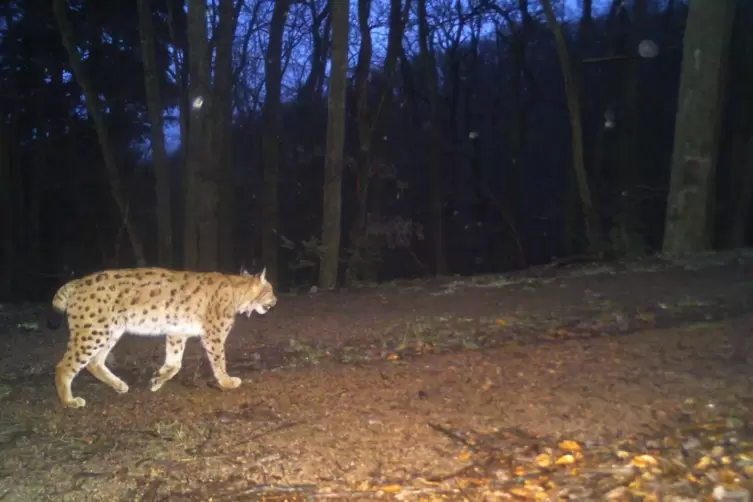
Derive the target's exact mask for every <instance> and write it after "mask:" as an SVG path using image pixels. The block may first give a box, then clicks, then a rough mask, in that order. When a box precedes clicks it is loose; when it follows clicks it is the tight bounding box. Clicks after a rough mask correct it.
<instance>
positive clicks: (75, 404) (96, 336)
mask: <svg viewBox="0 0 753 502" xmlns="http://www.w3.org/2000/svg"><path fill="white" fill-rule="evenodd" d="M108 335H109V334H108V333H107V332H106V331H104V330H99V329H91V328H82V327H80V326H78V325H76V324H73V325H71V326H70V336H69V338H68V348H67V349H66V351H65V354H64V355H63V359H61V360H60V362H59V363H58V365H57V366H56V368H55V386H56V387H57V391H58V397H59V398H60V402H61V403H62V404H63V406H66V407H68V408H83V407H84V406H86V401H85V400H84V399H83V398H80V397H73V394H72V392H71V383H72V382H73V379H74V378H76V375H78V374H79V372H80V371H81V370H82V369H84V368H85V367H86V366H87V365H88V364H89V362H90V361H91V360H92V358H93V357H94V355H95V354H97V352H99V351H100V350H101V349H102V348H104V347H105V346H106V345H107V344H108V343H109V340H108V338H109V336H108ZM113 345H114V344H113ZM95 371H96V370H95ZM95 376H96V375H95Z"/></svg>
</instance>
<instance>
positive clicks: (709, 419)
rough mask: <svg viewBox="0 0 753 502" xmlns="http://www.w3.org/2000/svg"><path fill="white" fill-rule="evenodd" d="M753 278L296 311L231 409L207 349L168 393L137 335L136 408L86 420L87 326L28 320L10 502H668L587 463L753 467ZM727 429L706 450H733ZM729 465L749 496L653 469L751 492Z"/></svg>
mask: <svg viewBox="0 0 753 502" xmlns="http://www.w3.org/2000/svg"><path fill="white" fill-rule="evenodd" d="M752 271H753V254H750V253H743V252H738V253H730V254H725V255H718V254H715V255H705V256H700V257H696V258H693V259H688V260H685V261H682V262H667V261H661V260H659V259H652V260H647V261H643V262H634V263H630V264H624V263H623V264H619V265H583V266H573V267H560V268H554V267H548V268H539V269H536V270H529V271H526V272H520V273H516V274H510V275H507V276H494V277H491V276H485V277H475V278H449V279H443V280H432V281H423V282H422V281H406V282H402V283H393V284H385V285H381V286H378V287H362V288H358V289H352V290H350V291H345V290H341V291H338V292H318V293H309V292H301V293H298V294H287V295H280V298H279V302H278V305H277V307H276V308H275V309H273V310H272V311H271V312H270V313H268V314H267V315H266V316H264V317H259V316H254V317H253V318H252V319H251V320H246V319H239V321H238V323H237V325H236V327H235V328H234V332H233V333H232V334H231V335H230V338H229V341H228V346H227V352H228V371H229V373H230V374H231V375H233V376H239V377H241V378H243V380H244V383H243V385H241V387H240V388H238V389H236V390H233V391H228V392H221V391H220V390H218V389H217V388H216V386H215V385H214V383H213V381H212V378H211V376H210V373H209V368H208V365H207V363H206V361H205V359H204V355H203V354H202V353H201V351H200V347H199V344H198V342H196V341H193V342H190V343H189V347H188V350H187V351H186V357H185V360H184V365H183V369H182V370H181V372H180V373H179V374H178V376H176V377H175V379H173V380H172V381H171V382H170V383H168V384H167V385H166V386H165V387H164V388H163V389H162V390H160V391H159V392H157V393H151V392H149V391H148V390H147V383H148V380H149V377H150V376H151V373H152V372H153V371H155V370H156V369H157V368H158V367H159V365H160V363H161V358H162V354H163V350H164V341H163V340H160V339H147V338H139V337H130V336H128V337H125V338H124V340H123V341H122V342H121V343H120V344H119V345H118V346H117V347H116V348H115V350H114V354H115V361H114V364H113V371H114V372H115V373H116V374H118V375H119V376H121V377H122V378H123V379H124V380H125V381H126V382H128V383H129V385H130V386H131V390H130V392H129V393H127V394H124V395H117V394H115V393H114V392H113V391H112V390H111V389H110V388H108V387H106V386H104V385H103V384H101V383H99V382H97V381H96V380H95V379H94V378H93V377H91V376H90V375H89V374H88V373H86V372H84V373H82V374H81V375H80V376H79V377H78V378H77V379H76V380H75V382H74V394H75V395H80V396H82V397H84V398H85V399H86V401H87V405H86V407H85V408H83V409H78V410H68V409H63V408H61V407H60V405H59V404H58V401H57V397H56V395H55V389H54V383H53V380H54V378H53V373H54V366H55V364H56V363H57V362H58V360H59V358H60V357H61V355H62V353H63V352H64V349H65V343H66V337H67V330H66V329H65V327H64V326H63V327H62V328H61V329H59V330H57V331H49V330H47V329H46V328H44V327H38V325H39V314H40V310H41V309H40V308H39V307H37V306H29V305H26V306H8V305H6V306H3V307H4V308H3V310H0V317H2V319H3V323H4V326H5V333H3V334H0V347H1V348H2V350H1V352H0V500H2V501H14V502H16V501H18V502H21V501H23V502H34V501H48V500H49V501H53V500H54V501H119V500H123V501H126V500H127V501H199V500H203V501H209V500H212V501H231V500H233V501H240V500H243V501H252V500H290V501H293V500H320V499H321V500H325V499H326V500H367V499H372V498H380V497H381V498H383V499H396V500H419V499H423V500H432V499H444V500H565V499H567V498H569V499H571V500H606V499H611V500H651V498H650V497H648V498H645V497H644V498H631V497H634V496H635V492H636V491H639V490H638V485H636V484H635V483H636V482H637V481H635V480H633V481H630V480H627V481H625V482H624V483H623V484H620V483H621V482H617V483H616V484H609V485H603V483H602V481H601V479H602V478H599V479H596V478H595V477H594V476H595V474H594V472H596V471H594V469H593V468H592V469H591V470H590V471H589V470H588V469H585V468H579V469H580V470H579V469H577V468H576V467H577V464H578V462H586V461H587V460H582V459H588V458H592V456H593V455H595V453H593V455H592V452H594V451H596V449H598V448H607V450H609V449H610V448H612V451H613V452H617V453H614V455H612V454H611V453H610V454H609V455H612V456H611V457H609V458H610V460H609V461H608V462H607V463H608V464H609V465H610V467H609V469H612V470H615V469H617V467H615V465H616V464H615V461H616V459H620V458H622V459H625V458H627V457H626V455H628V454H627V453H625V454H624V455H623V453H620V452H622V451H624V450H626V449H629V448H628V447H627V446H625V445H626V444H627V443H626V442H629V443H630V444H631V445H633V446H632V447H631V448H633V449H634V453H635V455H633V454H632V453H631V454H630V455H632V457H630V458H632V460H630V458H627V460H628V461H629V462H631V463H632V465H633V466H638V467H635V469H638V468H643V467H641V466H639V464H638V463H636V459H637V458H639V457H640V458H642V457H643V456H645V455H643V456H641V455H638V454H639V453H640V452H639V451H638V450H640V449H641V448H644V449H645V451H647V452H649V453H651V452H653V453H651V455H653V457H654V458H659V457H661V456H662V455H664V454H665V453H662V451H665V450H666V451H668V449H669V446H667V444H668V443H666V441H665V439H666V438H667V437H668V436H673V437H676V438H679V439H678V440H679V441H680V442H681V443H682V444H681V445H680V446H678V447H677V448H681V449H682V452H683V455H685V453H686V452H687V451H688V450H689V449H691V450H692V448H691V447H689V446H688V444H689V443H688V442H687V441H686V440H685V439H684V438H682V437H679V436H677V431H681V432H680V434H681V435H682V434H689V435H691V436H692V435H693V434H694V433H692V431H696V432H698V431H704V430H705V431H707V430H711V429H709V428H708V426H707V424H709V423H716V424H718V423H720V422H719V420H722V421H723V423H724V424H726V426H728V427H727V428H729V429H735V430H736V431H737V432H735V434H738V436H735V437H736V438H737V439H735V441H734V444H735V447H736V448H738V447H739V448H743V446H744V447H745V448H748V449H749V450H751V452H753V439H752V440H750V441H749V440H748V436H747V435H748V430H749V429H751V427H750V426H749V425H750V423H753V409H751V408H750V407H751V406H753V392H752V386H751V378H752V377H753V370H752V369H751V365H750V364H749V362H748V361H747V359H746V356H747V354H748V353H749V352H750V341H749V340H748V333H749V332H750V329H751V327H753V315H752V314H753V309H752V308H751V304H752V303H753V276H752V275H751V272H752ZM689 424H695V425H694V427H695V429H693V428H690V429H688V426H689ZM704 424H706V425H704ZM683 427H685V428H683ZM704 427H705V428H704ZM720 427H721V426H720ZM714 430H715V431H716V432H714V433H713V434H712V435H711V436H708V437H707V436H703V434H701V433H700V432H699V433H698V434H696V436H697V437H701V436H703V438H705V439H704V441H705V440H706V439H709V438H710V440H712V441H717V443H718V441H719V437H721V436H722V435H723V434H722V433H721V432H719V429H714ZM725 430H726V429H725ZM668 431H674V432H671V433H670V432H668ZM682 431H684V432H682ZM688 431H691V432H688ZM699 434H700V435H699ZM709 434H711V433H709ZM725 434H727V433H726V432H725ZM725 437H728V436H725ZM651 438H660V439H651ZM661 438H663V439H661ZM751 438H753V435H751ZM659 440H661V441H664V443H662V444H663V445H664V446H663V447H661V448H659V447H655V445H654V446H653V447H652V446H651V445H652V443H651V441H659ZM563 441H564V443H563ZM697 441H700V439H699V440H697ZM576 442H577V443H576ZM717 443H715V445H717V446H714V447H713V448H717V447H718V444H717ZM574 444H575V446H573V445H574ZM700 444H701V443H699V445H700ZM704 444H705V443H704ZM568 445H569V446H568ZM606 445H617V446H606ZM640 445H642V446H640ZM741 445H742V446H741ZM639 446H640V448H639ZM723 447H724V448H731V447H732V446H729V445H726V444H725V445H723ZM699 448H700V446H699ZM710 448H711V447H710ZM713 448H712V449H711V451H716V450H713ZM649 450H650V451H649ZM660 450H661V451H660ZM678 451H679V450H678ZM741 451H742V450H741ZM746 451H747V450H746ZM568 452H570V453H568ZM717 453H719V452H718V451H717ZM542 455H543V456H542ZM589 455H591V456H589ZM600 455H601V453H600ZM667 455H668V453H667ZM740 455H743V453H740ZM546 456H551V458H552V459H558V460H557V462H556V463H553V464H552V465H549V463H548V462H549V461H548V460H546V458H548V457H546ZM706 457H708V458H711V459H712V460H710V461H713V458H714V455H713V454H708V455H705V454H700V453H699V454H698V459H703V458H706ZM717 457H719V465H720V466H722V467H723V465H722V464H724V465H727V467H729V468H730V469H731V468H732V467H734V466H738V467H739V469H738V471H736V472H737V474H736V476H737V478H735V479H734V480H732V481H729V480H728V481H724V480H723V479H719V478H712V477H709V476H706V477H707V478H709V479H711V481H710V482H709V483H710V484H709V483H706V484H704V479H706V477H703V476H701V475H699V474H698V472H697V471H693V472H695V474H694V475H692V478H691V477H690V476H691V474H684V473H679V474H678V473H677V472H675V471H672V472H670V470H668V469H665V468H663V467H662V468H659V467H655V468H653V471H651V472H653V474H652V475H653V476H654V478H655V479H659V478H660V477H662V475H665V476H664V477H665V478H666V477H667V476H669V477H672V476H674V477H675V478H677V479H679V480H680V482H681V483H684V485H683V486H682V488H683V489H686V491H688V490H689V491H688V494H686V495H684V497H685V498H674V499H671V500H707V497H708V496H709V493H710V490H711V489H718V486H721V485H724V486H726V487H727V488H726V489H728V490H732V488H730V486H731V485H735V486H736V487H741V488H739V489H740V490H743V491H742V492H739V493H744V491H745V490H746V489H747V488H746V487H748V488H749V487H750V485H749V483H750V481H749V479H748V478H753V465H751V464H753V453H751V454H750V455H749V457H750V462H748V461H747V460H746V462H748V463H744V465H743V463H740V462H742V461H740V462H737V461H734V462H733V461H730V462H726V464H725V461H724V459H723V458H724V455H721V454H719V455H717ZM605 458H606V457H605ZM736 458H737V457H736ZM739 458H748V457H742V456H740V457H739ZM563 459H564V460H563ZM604 462H606V461H604ZM642 462H644V463H645V462H648V460H644V461H642ZM671 462H674V460H671ZM694 462H695V460H694ZM699 462H702V460H699ZM735 462H737V463H735ZM602 463H603V462H602ZM533 464H536V465H537V466H538V467H537V468H536V469H538V470H535V469H534V470H535V479H534V477H533V476H531V477H526V474H528V473H531V472H534V470H532V468H531V467H526V466H531V465H533ZM600 465H601V464H600ZM657 465H659V464H657ZM730 466H732V467H730ZM560 467H561V470H562V472H563V473H564V472H565V470H566V471H567V478H562V479H560V478H557V477H556V476H557V475H558V474H557V472H559V471H557V472H555V471H556V470H557V469H560ZM691 467H692V466H691ZM697 467H698V464H696V468H697ZM722 467H720V469H721V468H722ZM727 467H724V468H725V469H727ZM748 467H750V472H748V471H749V469H748ZM703 468H704V469H706V466H704V467H703ZM689 469H690V468H689ZM691 471H692V469H691ZM589 472H590V474H588V473H589ZM598 472H601V473H602V474H603V473H604V472H605V471H603V469H602V470H601V471H598ZM609 472H610V476H611V477H610V479H614V478H615V476H617V475H616V474H614V473H615V472H617V471H616V470H615V471H614V472H612V471H609ZM620 472H622V471H620ZM642 472H643V471H642ZM646 472H648V471H646ZM662 472H663V473H664V474H662ZM688 472H690V471H688ZM715 472H716V471H715ZM719 472H721V471H719ZM639 474H640V476H638V478H636V479H638V481H640V480H641V479H643V478H645V477H646V473H645V472H643V473H642V474H641V473H639ZM620 475H621V474H620ZM542 476H543V477H546V482H544V481H542ZM631 479H632V478H631ZM555 481H556V482H555ZM595 483H596V484H595ZM598 483H602V485H598ZM725 483H726V484H725ZM534 485H535V486H534ZM597 485H598V486H599V488H595V486H597ZM675 485H677V483H675V484H673V485H672V486H675ZM538 486H542V487H543V488H537V487H538ZM588 486H591V488H588V489H587V488H586V487H588ZM605 486H606V487H605ZM677 486H679V485H677ZM563 487H566V488H567V490H569V491H568V494H569V495H568V497H565V498H563V492H562V489H563ZM576 487H577V488H578V489H579V490H581V492H579V495H578V494H576V495H573V493H575V492H574V491H573V490H574V489H575V488H576ZM715 487H716V488H715ZM602 488H603V490H602ZM628 489H630V490H632V491H633V495H630V494H628V493H627V492H625V491H621V490H628ZM678 489H679V488H678ZM556 490H560V491H559V492H558V495H557V494H555V495H553V493H554V491H556ZM600 490H601V491H600ZM694 490H695V491H694ZM704 490H705V491H704ZM607 492H608V494H609V497H607V496H606V495H605V493H607ZM714 493H717V492H714ZM729 493H732V492H729ZM620 496H623V497H622V498H620ZM666 500H670V498H666ZM718 500H719V499H718ZM724 500H744V499H743V498H739V499H734V498H727V499H724Z"/></svg>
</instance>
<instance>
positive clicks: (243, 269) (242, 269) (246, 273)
mask: <svg viewBox="0 0 753 502" xmlns="http://www.w3.org/2000/svg"><path fill="white" fill-rule="evenodd" d="M241 275H251V274H249V273H248V270H246V266H245V265H241Z"/></svg>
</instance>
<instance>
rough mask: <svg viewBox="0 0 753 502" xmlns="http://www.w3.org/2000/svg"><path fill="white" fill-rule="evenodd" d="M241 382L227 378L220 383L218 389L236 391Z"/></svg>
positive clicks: (238, 379)
mask: <svg viewBox="0 0 753 502" xmlns="http://www.w3.org/2000/svg"><path fill="white" fill-rule="evenodd" d="M241 381H242V380H241V379H240V378H238V377H227V378H226V379H225V380H222V381H221V382H220V388H222V390H231V389H237V388H238V387H239V386H240V384H241Z"/></svg>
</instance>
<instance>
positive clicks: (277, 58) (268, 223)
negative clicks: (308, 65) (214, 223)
mask: <svg viewBox="0 0 753 502" xmlns="http://www.w3.org/2000/svg"><path fill="white" fill-rule="evenodd" d="M289 8H290V0H275V6H274V11H273V12H272V21H271V22H270V24H269V45H268V46H267V54H266V58H265V62H264V69H265V73H264V77H265V80H264V82H265V88H266V93H265V96H264V108H263V109H262V122H263V123H264V130H263V131H262V139H261V156H262V162H263V163H264V185H263V189H262V196H261V219H262V221H261V246H262V247H261V259H262V262H263V263H264V266H265V267H266V268H267V278H268V279H269V280H270V281H272V282H273V283H274V282H276V280H277V274H278V272H279V270H278V263H277V262H278V251H279V243H280V241H279V235H278V231H279V230H278V226H279V220H280V216H279V207H278V190H279V188H280V181H279V177H280V174H279V173H280V158H279V157H280V153H279V150H280V117H279V115H280V92H281V86H282V37H283V34H284V31H285V18H286V17H287V12H288V9H289Z"/></svg>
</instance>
